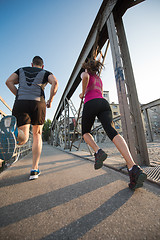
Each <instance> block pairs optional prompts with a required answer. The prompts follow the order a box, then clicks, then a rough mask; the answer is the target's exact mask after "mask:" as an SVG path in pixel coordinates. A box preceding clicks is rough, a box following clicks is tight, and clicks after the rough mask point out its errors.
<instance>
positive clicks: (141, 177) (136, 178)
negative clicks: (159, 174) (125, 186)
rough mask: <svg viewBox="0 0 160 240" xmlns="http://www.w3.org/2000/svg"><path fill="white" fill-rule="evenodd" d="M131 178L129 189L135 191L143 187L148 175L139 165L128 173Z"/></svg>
mask: <svg viewBox="0 0 160 240" xmlns="http://www.w3.org/2000/svg"><path fill="white" fill-rule="evenodd" d="M128 172H129V177H130V183H129V188H130V189H132V190H135V189H136V188H140V187H143V182H144V181H145V180H146V179H147V174H146V173H144V171H143V170H142V169H141V168H140V167H139V166H137V165H134V166H133V168H132V170H130V171H128Z"/></svg>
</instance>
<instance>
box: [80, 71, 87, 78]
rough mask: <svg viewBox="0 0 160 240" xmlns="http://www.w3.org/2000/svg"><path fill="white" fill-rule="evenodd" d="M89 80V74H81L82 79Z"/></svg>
mask: <svg viewBox="0 0 160 240" xmlns="http://www.w3.org/2000/svg"><path fill="white" fill-rule="evenodd" d="M86 77H87V78H88V77H89V74H88V73H87V72H82V73H81V78H86Z"/></svg>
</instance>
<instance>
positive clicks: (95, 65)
mask: <svg viewBox="0 0 160 240" xmlns="http://www.w3.org/2000/svg"><path fill="white" fill-rule="evenodd" d="M101 67H103V65H102V64H101V63H100V62H99V61H97V60H94V59H88V61H87V62H85V63H83V65H82V68H84V69H85V72H83V73H82V74H81V78H82V93H81V94H80V95H79V97H80V98H81V99H83V98H84V108H83V113H82V135H83V138H84V140H85V142H86V143H87V144H88V145H89V146H90V147H91V148H92V149H93V150H94V152H95V154H94V155H95V164H94V168H95V169H99V168H101V167H102V166H103V161H104V160H105V159H106V158H107V154H106V153H105V152H104V151H103V150H102V149H100V148H99V147H98V145H97V144H96V142H95V141H94V139H93V137H92V135H91V134H90V131H91V128H92V126H93V123H94V120H95V117H97V118H98V119H99V121H100V122H101V124H102V126H103V128H104V130H105V132H106V134H107V135H108V137H109V138H110V139H111V141H112V142H113V143H114V144H115V146H116V147H117V149H118V150H119V152H120V153H121V154H122V156H123V157H124V159H125V161H126V164H127V167H128V172H129V176H130V183H129V187H130V188H131V189H133V190H134V189H136V188H139V187H142V186H143V182H144V181H145V179H146V178H147V175H146V174H145V173H144V172H143V170H142V169H141V168H140V167H139V166H137V165H136V164H135V162H134V160H133V158H132V156H131V153H130V151H129V149H128V146H127V144H126V142H125V140H124V138H123V137H122V136H121V135H119V134H118V132H117V131H116V130H115V128H114V127H113V126H112V111H111V108H110V105H109V103H108V101H107V100H106V99H104V98H103V84H102V81H101V78H100V77H99V74H100V69H101Z"/></svg>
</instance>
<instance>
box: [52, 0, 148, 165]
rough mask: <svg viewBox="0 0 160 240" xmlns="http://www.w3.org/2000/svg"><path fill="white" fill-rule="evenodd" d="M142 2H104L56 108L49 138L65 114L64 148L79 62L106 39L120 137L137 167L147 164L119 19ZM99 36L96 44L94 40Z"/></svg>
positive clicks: (124, 38)
mask: <svg viewBox="0 0 160 240" xmlns="http://www.w3.org/2000/svg"><path fill="white" fill-rule="evenodd" d="M140 2H142V0H138V1H135V0H104V1H103V3H102V5H101V7H100V9H99V12H98V14H97V16H96V19H95V21H94V23H93V26H92V28H91V30H90V32H89V35H88V37H87V39H86V42H85V44H84V47H83V49H82V51H81V53H80V56H79V58H78V60H77V62H76V65H75V67H74V69H73V72H72V74H71V77H70V79H69V81H68V83H67V86H66V88H65V90H64V93H63V95H62V98H61V100H60V103H59V106H58V108H57V110H56V113H55V116H54V119H53V121H52V135H56V134H57V133H55V132H56V129H57V126H56V125H57V120H58V119H59V118H60V115H61V114H62V113H63V112H65V114H64V117H65V120H64V129H65V130H63V131H64V134H63V137H64V142H65V144H64V146H65V148H69V145H70V144H69V141H70V134H69V126H68V127H67V124H68V123H69V120H67V118H68V119H69V111H68V110H65V109H67V108H68V107H67V106H68V105H67V104H68V101H67V100H66V99H68V100H70V98H71V96H72V95H73V93H74V92H75V90H76V88H77V87H78V85H79V84H80V82H81V78H80V74H81V72H82V68H81V65H82V63H83V62H84V61H85V60H86V59H87V58H88V57H90V56H91V55H92V54H93V51H94V47H95V42H96V44H97V46H98V49H99V50H101V49H102V48H103V46H104V45H105V43H106V41H107V40H109V42H110V46H111V52H112V60H113V66H114V72H115V80H116V86H117V92H118V99H119V106H120V113H121V121H122V129H123V136H124V138H125V139H126V141H127V143H128V146H129V149H130V151H131V154H132V156H133V157H134V160H135V162H136V163H137V164H139V165H149V158H148V150H147V144H146V140H145V133H144V129H143V123H142V118H141V111H140V104H139V100H138V95H137V91H136V85H135V80H134V75H133V70H132V65H131V60H130V55H129V50H128V45H127V40H126V36H125V30H124V26H123V21H122V16H123V15H124V13H125V12H126V10H127V9H128V8H130V7H132V6H134V5H136V4H138V3H140ZM97 33H98V41H97Z"/></svg>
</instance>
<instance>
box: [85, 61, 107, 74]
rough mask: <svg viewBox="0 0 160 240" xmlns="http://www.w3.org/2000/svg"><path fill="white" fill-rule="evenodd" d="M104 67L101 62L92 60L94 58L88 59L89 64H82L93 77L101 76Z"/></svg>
mask: <svg viewBox="0 0 160 240" xmlns="http://www.w3.org/2000/svg"><path fill="white" fill-rule="evenodd" d="M103 67H104V66H103V64H102V63H101V62H100V61H98V60H95V59H92V58H90V59H88V61H87V62H84V63H83V64H82V68H84V69H87V72H88V73H90V74H92V75H94V74H97V75H99V74H100V70H101V68H103Z"/></svg>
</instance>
